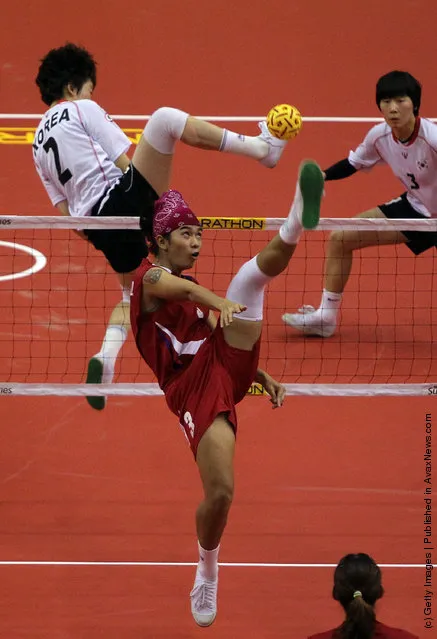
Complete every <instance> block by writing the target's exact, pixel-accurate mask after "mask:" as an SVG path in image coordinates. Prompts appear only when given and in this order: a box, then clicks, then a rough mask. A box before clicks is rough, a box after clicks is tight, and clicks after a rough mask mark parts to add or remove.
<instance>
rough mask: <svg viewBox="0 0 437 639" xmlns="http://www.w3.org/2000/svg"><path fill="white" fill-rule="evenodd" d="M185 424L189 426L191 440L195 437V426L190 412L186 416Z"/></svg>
mask: <svg viewBox="0 0 437 639" xmlns="http://www.w3.org/2000/svg"><path fill="white" fill-rule="evenodd" d="M184 422H185V424H186V425H187V428H188V430H189V432H190V436H191V439H192V438H193V437H194V424H193V418H192V417H191V413H189V412H188V411H187V412H186V413H185V414H184Z"/></svg>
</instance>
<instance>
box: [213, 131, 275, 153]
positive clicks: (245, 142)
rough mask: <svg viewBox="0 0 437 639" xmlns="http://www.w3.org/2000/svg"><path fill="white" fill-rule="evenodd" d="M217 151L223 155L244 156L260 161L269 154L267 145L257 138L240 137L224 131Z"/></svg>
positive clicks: (238, 134) (237, 134)
mask: <svg viewBox="0 0 437 639" xmlns="http://www.w3.org/2000/svg"><path fill="white" fill-rule="evenodd" d="M219 150H220V151H223V153H234V154H235V155H246V156H248V157H250V158H254V159H255V160H262V159H263V158H265V157H266V155H267V153H268V152H269V145H268V144H267V142H264V140H261V138H259V137H252V136H248V135H241V134H240V133H234V132H233V131H228V130H227V129H224V130H223V137H222V142H221V144H220V149H219Z"/></svg>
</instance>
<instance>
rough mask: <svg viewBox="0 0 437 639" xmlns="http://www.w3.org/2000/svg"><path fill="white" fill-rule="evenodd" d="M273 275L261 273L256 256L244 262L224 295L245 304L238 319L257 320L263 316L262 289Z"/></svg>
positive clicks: (263, 289)
mask: <svg viewBox="0 0 437 639" xmlns="http://www.w3.org/2000/svg"><path fill="white" fill-rule="evenodd" d="M272 279H273V277H270V276H269V275H266V274H265V273H263V272H262V271H261V269H260V267H259V266H258V262H257V256H255V257H252V259H251V260H249V261H248V262H245V263H244V264H243V265H242V266H241V268H240V269H239V270H238V271H237V273H236V274H235V275H234V277H233V278H232V280H231V283H230V284H229V288H228V290H227V293H226V297H227V299H229V300H232V301H233V302H239V303H240V304H244V306H246V307H247V308H246V310H245V311H243V312H242V313H239V314H238V315H237V316H236V317H238V319H242V320H247V321H249V322H259V321H261V320H262V318H263V307H264V291H265V288H266V286H267V285H268V284H270V282H271V281H272Z"/></svg>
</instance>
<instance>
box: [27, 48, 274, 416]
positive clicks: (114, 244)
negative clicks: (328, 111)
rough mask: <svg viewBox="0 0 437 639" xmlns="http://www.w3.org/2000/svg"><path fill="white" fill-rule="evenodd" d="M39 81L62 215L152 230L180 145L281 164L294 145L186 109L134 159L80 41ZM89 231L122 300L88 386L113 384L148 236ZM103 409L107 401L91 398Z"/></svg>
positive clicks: (50, 178) (49, 62) (49, 170)
mask: <svg viewBox="0 0 437 639" xmlns="http://www.w3.org/2000/svg"><path fill="white" fill-rule="evenodd" d="M36 83H37V85H38V87H39V89H40V92H41V98H42V100H43V102H44V103H45V104H47V105H48V107H49V109H48V111H47V112H46V113H45V114H44V116H43V118H42V120H41V122H40V124H39V126H38V128H37V131H36V134H35V139H34V143H33V156H34V161H35V166H36V169H37V171H38V174H39V176H40V178H41V180H42V182H43V184H44V186H45V188H46V190H47V193H48V195H49V197H50V200H51V202H52V204H53V205H54V206H56V207H57V208H58V210H59V211H60V212H61V213H62V214H63V215H72V216H88V215H99V216H136V217H138V216H139V217H141V218H143V224H144V230H145V231H146V230H147V229H148V227H151V224H152V217H153V210H154V203H155V201H156V200H157V199H158V198H159V197H160V196H161V195H162V194H163V193H164V192H166V191H167V190H168V189H169V186H170V184H169V183H170V172H171V167H172V160H173V153H174V147H175V143H176V141H177V140H181V141H182V142H184V143H185V144H187V145H189V146H193V147H197V148H201V149H206V150H216V151H223V152H228V153H233V154H237V155H245V156H247V157H252V158H254V159H256V160H258V161H259V162H260V163H261V164H263V165H264V166H267V167H268V168H272V167H274V166H275V165H276V163H277V162H278V160H279V158H280V156H281V154H282V151H283V149H284V146H285V142H283V141H282V140H278V139H276V138H274V137H273V136H272V135H271V134H270V133H269V131H268V129H267V125H266V123H265V122H260V123H259V127H260V129H261V134H260V135H258V136H256V137H249V136H244V135H239V134H237V133H233V132H232V131H228V130H224V129H221V128H219V127H217V126H215V125H213V124H210V123H209V122H204V121H202V120H198V119H196V118H193V117H191V116H189V115H188V114H187V113H184V112H183V111H180V110H178V109H173V108H168V107H163V108H160V109H158V110H157V111H155V112H154V113H153V115H152V117H151V118H150V120H149V122H148V123H147V126H146V127H145V129H144V132H143V136H142V137H141V140H140V142H139V144H138V146H137V147H136V149H135V152H134V154H133V157H132V160H130V159H129V157H128V156H127V151H128V150H129V147H130V145H131V143H130V140H129V139H128V138H127V137H126V135H125V134H124V133H123V131H122V130H121V129H120V128H119V127H118V126H117V125H116V124H115V123H114V122H112V120H111V118H110V117H109V116H108V115H107V113H105V111H104V110H103V109H102V108H101V107H100V106H99V105H98V104H97V103H96V102H93V101H92V99H91V98H92V93H93V90H94V88H95V86H96V64H95V61H94V59H93V57H92V56H91V55H90V53H89V52H88V51H86V50H85V49H82V48H80V47H78V46H76V45H74V44H67V45H65V46H63V47H60V48H58V49H52V50H51V51H49V53H48V54H47V55H46V56H45V57H44V58H43V60H42V61H41V65H40V67H39V70H38V75H37V78H36ZM81 235H82V236H83V237H84V238H86V239H87V240H88V241H90V242H91V243H92V244H93V245H94V247H95V248H96V249H98V250H100V251H102V252H103V253H104V255H105V256H106V258H107V260H108V262H109V264H110V265H111V266H112V268H113V269H114V271H115V272H116V273H117V274H118V277H119V280H120V284H121V287H122V290H123V298H122V301H121V302H120V303H119V304H117V306H116V307H115V308H114V310H113V312H112V314H111V317H110V319H109V325H108V328H107V331H106V334H105V338H104V340H103V344H102V347H101V349H100V351H99V353H97V354H96V355H95V356H93V357H92V358H91V360H90V362H89V366H88V376H87V382H90V383H100V382H111V381H112V379H113V375H114V366H115V361H116V358H117V355H118V353H119V351H120V349H121V347H122V345H123V343H124V341H125V339H126V336H127V330H128V327H129V320H128V316H129V293H130V287H131V282H132V278H133V275H134V272H135V270H136V269H137V267H138V266H139V265H140V263H141V261H142V259H143V258H144V257H146V256H147V246H146V242H145V236H144V232H143V231H139V230H138V231H135V230H120V229H118V230H117V229H114V230H112V229H111V230H89V231H84V232H83V233H81ZM87 399H88V401H89V403H90V404H91V406H93V408H96V409H102V408H104V406H105V400H104V398H103V397H89V398H87Z"/></svg>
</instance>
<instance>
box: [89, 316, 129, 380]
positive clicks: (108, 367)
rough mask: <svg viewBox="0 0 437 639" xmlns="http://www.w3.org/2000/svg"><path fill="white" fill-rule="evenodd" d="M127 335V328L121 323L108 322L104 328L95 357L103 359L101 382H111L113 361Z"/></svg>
mask: <svg viewBox="0 0 437 639" xmlns="http://www.w3.org/2000/svg"><path fill="white" fill-rule="evenodd" d="M126 337H127V330H126V328H125V327H124V326H122V325H121V324H110V325H109V326H108V328H107V329H106V333H105V337H104V339H103V343H102V347H101V349H100V351H99V352H98V353H97V355H96V357H99V358H100V359H102V360H103V376H102V383H103V384H108V383H110V382H112V377H113V375H114V368H115V361H116V359H117V355H118V353H119V352H120V349H121V347H122V346H123V344H124V342H125V340H126Z"/></svg>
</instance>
